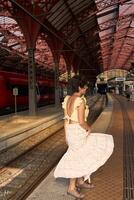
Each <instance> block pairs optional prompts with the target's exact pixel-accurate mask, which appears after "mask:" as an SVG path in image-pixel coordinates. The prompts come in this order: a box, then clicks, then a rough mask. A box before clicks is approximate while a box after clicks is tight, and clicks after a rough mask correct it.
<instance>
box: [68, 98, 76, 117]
mask: <svg viewBox="0 0 134 200" xmlns="http://www.w3.org/2000/svg"><path fill="white" fill-rule="evenodd" d="M76 98H77V96H70V97H69V98H68V101H67V106H66V113H67V115H68V116H69V117H71V115H72V113H73V109H74V102H75V100H76Z"/></svg>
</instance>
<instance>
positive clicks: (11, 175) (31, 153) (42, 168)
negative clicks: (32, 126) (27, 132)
mask: <svg viewBox="0 0 134 200" xmlns="http://www.w3.org/2000/svg"><path fill="white" fill-rule="evenodd" d="M104 102H105V98H104V97H100V98H98V99H97V100H96V102H95V103H94V104H93V105H92V106H91V109H90V110H91V111H90V112H91V113H92V112H93V113H94V114H95V116H98V115H99V114H100V111H102V106H104V104H105V103H104ZM97 113H98V115H97ZM92 117H93V114H92V115H91V116H90V117H89V122H90V123H93V121H94V120H95V118H96V117H94V119H92ZM25 145H26V144H25ZM19 148H20V146H18V151H19ZM66 149H67V145H66V143H65V138H64V130H63V129H61V130H59V131H58V132H56V133H55V134H53V135H52V136H50V137H49V138H47V139H46V140H44V141H41V142H40V143H38V144H37V145H35V146H33V147H32V148H31V149H29V150H28V151H26V152H25V153H23V154H22V155H20V156H19V157H16V158H15V159H14V160H12V161H10V162H6V164H5V166H3V167H2V168H1V169H0V177H1V179H0V200H23V199H26V197H27V196H28V195H29V194H30V193H31V191H32V190H33V189H34V188H35V187H36V186H37V185H38V184H39V183H40V182H41V180H42V179H44V178H45V176H46V175H47V174H48V173H49V171H50V170H51V169H52V168H53V167H54V166H55V165H56V163H57V162H58V160H59V159H60V158H61V156H62V155H63V154H64V152H65V151H66ZM16 151H17V147H16ZM10 153H11V152H10ZM12 153H14V152H12ZM5 159H6V158H5Z"/></svg>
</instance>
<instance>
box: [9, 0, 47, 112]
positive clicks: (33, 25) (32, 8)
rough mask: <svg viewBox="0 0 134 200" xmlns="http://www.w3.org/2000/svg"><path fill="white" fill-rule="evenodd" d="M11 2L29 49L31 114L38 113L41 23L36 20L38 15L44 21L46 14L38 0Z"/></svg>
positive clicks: (12, 0)
mask: <svg viewBox="0 0 134 200" xmlns="http://www.w3.org/2000/svg"><path fill="white" fill-rule="evenodd" d="M11 3H12V5H13V10H12V12H13V13H12V15H14V16H15V17H16V20H17V22H18V24H19V26H20V27H21V30H22V32H23V34H24V37H25V39H26V45H27V50H28V80H29V115H36V110H37V98H36V73H35V56H34V52H35V48H36V41H37V37H38V35H39V32H40V28H41V25H40V23H37V22H36V20H35V18H36V17H38V20H40V21H41V22H43V21H44V19H45V16H44V15H43V13H44V12H43V10H42V9H41V8H40V7H39V6H38V3H37V2H36V1H33V2H32V1H26V2H25V1H15V0H11Z"/></svg>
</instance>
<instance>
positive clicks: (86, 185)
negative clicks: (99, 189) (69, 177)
mask: <svg viewBox="0 0 134 200" xmlns="http://www.w3.org/2000/svg"><path fill="white" fill-rule="evenodd" d="M76 186H77V187H78V188H86V189H91V188H94V185H93V184H89V183H86V182H83V183H77V185H76Z"/></svg>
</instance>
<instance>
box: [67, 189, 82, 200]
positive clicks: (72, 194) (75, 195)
mask: <svg viewBox="0 0 134 200" xmlns="http://www.w3.org/2000/svg"><path fill="white" fill-rule="evenodd" d="M67 194H68V195H71V196H72V197H75V198H78V199H83V198H84V197H85V195H84V194H81V193H79V192H77V191H76V190H70V191H67Z"/></svg>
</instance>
